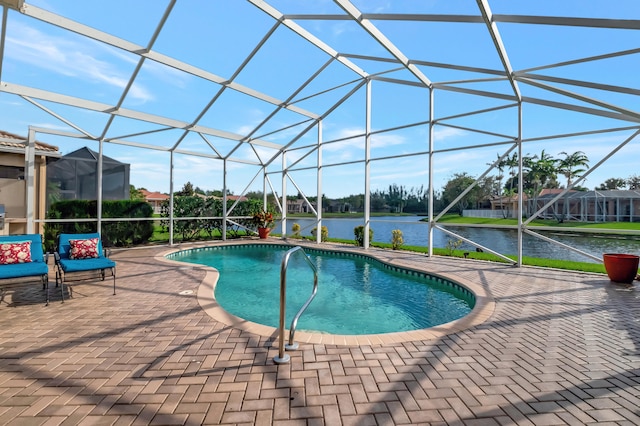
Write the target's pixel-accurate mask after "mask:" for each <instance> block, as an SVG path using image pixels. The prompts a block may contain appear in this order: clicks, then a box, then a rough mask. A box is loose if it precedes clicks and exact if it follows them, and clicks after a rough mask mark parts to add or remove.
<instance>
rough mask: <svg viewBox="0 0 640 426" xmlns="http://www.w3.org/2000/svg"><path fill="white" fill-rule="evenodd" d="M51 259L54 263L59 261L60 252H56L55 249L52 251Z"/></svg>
mask: <svg viewBox="0 0 640 426" xmlns="http://www.w3.org/2000/svg"><path fill="white" fill-rule="evenodd" d="M53 259H54V260H55V262H56V265H57V264H59V263H60V253H58V252H57V251H55V252H53Z"/></svg>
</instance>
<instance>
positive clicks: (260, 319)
mask: <svg viewBox="0 0 640 426" xmlns="http://www.w3.org/2000/svg"><path fill="white" fill-rule="evenodd" d="M291 248H292V246H289V245H273V244H248V245H223V246H215V247H206V248H197V249H190V250H183V251H179V252H176V253H172V254H170V255H168V256H167V257H168V258H169V259H172V260H177V261H183V262H189V263H197V264H203V265H207V266H211V267H214V268H216V269H217V270H218V271H219V272H220V276H219V279H218V282H217V285H216V287H215V298H216V300H217V302H218V303H219V304H220V305H221V306H222V307H223V308H224V309H225V310H226V311H227V312H229V313H231V314H233V315H235V316H237V317H240V318H243V319H246V320H248V321H252V322H255V323H258V324H263V325H267V326H271V327H278V320H279V292H280V264H281V260H282V257H283V255H284V254H285V253H286V251H287V250H289V249H291ZM305 252H306V254H307V255H308V256H309V258H310V260H311V261H312V262H313V263H314V264H315V265H316V267H317V269H318V281H319V285H318V294H317V296H316V298H315V299H314V300H313V302H312V303H311V305H310V306H309V307H308V309H307V311H305V313H304V314H303V315H302V316H301V317H300V320H299V322H298V330H299V331H308V332H315V333H330V334H340V335H365V334H380V333H393V332H399V331H409V330H420V329H425V328H429V327H434V326H437V325H440V324H444V323H448V322H451V321H454V320H457V319H459V318H462V317H464V316H465V315H467V314H468V313H469V312H470V311H471V310H472V309H473V307H474V304H475V296H474V294H473V293H471V292H470V291H469V290H468V289H467V288H466V287H464V286H461V285H459V284H457V283H454V282H452V281H450V280H446V279H443V278H440V277H436V276H432V275H429V274H426V273H424V272H418V271H413V270H409V269H402V268H398V267H394V266H389V265H387V264H386V263H383V262H381V261H378V260H376V259H374V258H372V257H369V256H365V255H359V254H353V253H341V252H333V251H328V250H319V249H311V248H305ZM303 255H304V254H303V252H299V253H297V255H294V256H292V257H291V259H290V262H289V269H288V271H287V307H286V312H287V316H286V324H289V323H290V322H291V319H292V317H293V316H294V315H295V314H296V313H297V311H298V309H299V308H300V307H301V306H302V305H303V304H304V302H305V301H306V300H307V299H308V298H309V296H310V294H311V291H312V286H313V272H312V270H311V268H309V266H308V265H307V264H306V261H305V259H303V258H302V257H301V256H303Z"/></svg>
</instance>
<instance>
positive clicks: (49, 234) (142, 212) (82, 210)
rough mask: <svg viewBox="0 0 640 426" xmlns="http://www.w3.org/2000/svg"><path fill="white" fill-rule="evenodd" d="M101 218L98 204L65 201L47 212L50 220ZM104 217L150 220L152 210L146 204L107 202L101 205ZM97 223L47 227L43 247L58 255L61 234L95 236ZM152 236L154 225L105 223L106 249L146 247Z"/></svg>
mask: <svg viewBox="0 0 640 426" xmlns="http://www.w3.org/2000/svg"><path fill="white" fill-rule="evenodd" d="M97 216H98V202H97V201H95V200H64V201H58V202H56V203H53V204H52V205H51V207H50V208H49V211H48V212H47V219H88V218H94V219H95V218H96V217H97ZM102 217H103V218H105V219H108V218H119V217H122V218H151V217H153V208H152V207H151V205H150V204H149V203H147V202H144V201H135V200H119V201H112V200H105V201H103V202H102ZM96 230H97V223H96V222H63V223H46V224H45V226H44V245H45V249H46V250H47V251H51V252H53V251H55V250H56V249H57V247H56V240H57V238H58V235H60V234H61V233H65V234H79V233H86V232H96ZM152 235H153V222H152V221H149V220H140V221H136V220H132V221H122V222H103V223H102V230H101V237H102V242H103V244H104V245H105V246H117V247H126V246H129V245H132V244H143V243H146V242H147V241H149V239H150V238H151V236H152Z"/></svg>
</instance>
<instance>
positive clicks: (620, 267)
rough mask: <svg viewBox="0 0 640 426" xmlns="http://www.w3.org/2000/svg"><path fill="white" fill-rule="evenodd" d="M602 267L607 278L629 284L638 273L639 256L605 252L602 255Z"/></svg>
mask: <svg viewBox="0 0 640 426" xmlns="http://www.w3.org/2000/svg"><path fill="white" fill-rule="evenodd" d="M602 260H603V261H604V269H606V270H607V275H608V276H609V279H610V280H611V281H613V282H616V283H626V284H631V283H632V282H633V280H634V279H635V278H636V276H637V275H638V263H639V262H640V256H636V255H634V254H622V253H605V254H603V255H602Z"/></svg>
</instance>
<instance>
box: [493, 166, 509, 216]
mask: <svg viewBox="0 0 640 426" xmlns="http://www.w3.org/2000/svg"><path fill="white" fill-rule="evenodd" d="M496 157H498V158H497V160H496V161H495V162H494V163H489V165H490V166H491V165H495V168H496V169H498V178H497V179H498V197H499V198H500V212H501V213H502V217H503V219H506V216H505V214H504V209H503V208H502V193H503V192H504V190H503V189H502V179H504V173H503V172H504V168H505V167H506V166H507V160H506V159H502V160H501V159H500V154H496Z"/></svg>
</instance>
